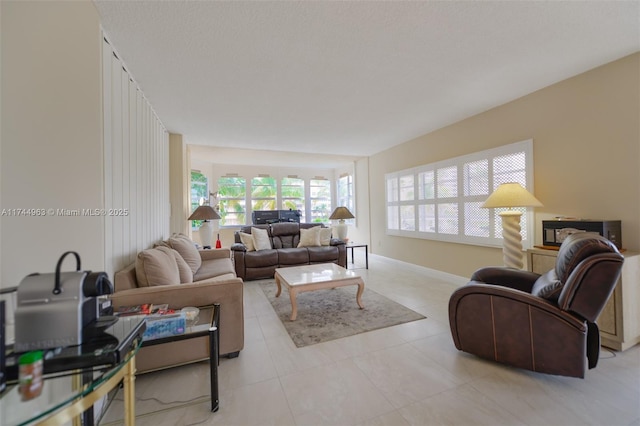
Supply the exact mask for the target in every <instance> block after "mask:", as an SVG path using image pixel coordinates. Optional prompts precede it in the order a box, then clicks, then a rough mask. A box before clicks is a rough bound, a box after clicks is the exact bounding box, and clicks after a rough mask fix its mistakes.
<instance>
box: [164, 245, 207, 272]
mask: <svg viewBox="0 0 640 426" xmlns="http://www.w3.org/2000/svg"><path fill="white" fill-rule="evenodd" d="M169 246H170V247H171V248H172V249H174V250H176V251H177V252H178V253H180V256H182V258H183V259H184V260H185V262H187V265H189V268H191V272H192V273H193V274H195V273H196V272H198V269H200V266H202V258H201V257H200V252H199V251H198V249H197V248H196V246H195V244H194V243H193V241H191V240H189V239H188V238H184V237H181V236H179V237H171V238H169Z"/></svg>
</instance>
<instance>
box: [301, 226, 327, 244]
mask: <svg viewBox="0 0 640 426" xmlns="http://www.w3.org/2000/svg"><path fill="white" fill-rule="evenodd" d="M320 229H321V228H320V227H319V226H314V227H313V228H309V229H303V228H300V242H299V243H298V247H319V246H320Z"/></svg>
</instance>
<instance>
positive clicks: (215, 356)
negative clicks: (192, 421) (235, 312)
mask: <svg viewBox="0 0 640 426" xmlns="http://www.w3.org/2000/svg"><path fill="white" fill-rule="evenodd" d="M214 309H215V312H214V318H213V326H212V327H209V374H210V385H211V411H213V412H216V411H218V409H219V408H220V395H219V393H218V363H219V362H220V336H219V331H218V328H219V327H220V325H219V321H220V305H219V304H216V305H215V306H214Z"/></svg>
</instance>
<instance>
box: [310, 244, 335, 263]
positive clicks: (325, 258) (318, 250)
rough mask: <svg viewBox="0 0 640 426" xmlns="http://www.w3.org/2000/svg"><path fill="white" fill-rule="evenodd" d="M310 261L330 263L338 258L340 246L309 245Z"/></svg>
mask: <svg viewBox="0 0 640 426" xmlns="http://www.w3.org/2000/svg"><path fill="white" fill-rule="evenodd" d="M307 251H308V252H309V263H329V262H335V261H336V260H338V248H337V247H334V246H330V247H324V246H321V247H308V248H307Z"/></svg>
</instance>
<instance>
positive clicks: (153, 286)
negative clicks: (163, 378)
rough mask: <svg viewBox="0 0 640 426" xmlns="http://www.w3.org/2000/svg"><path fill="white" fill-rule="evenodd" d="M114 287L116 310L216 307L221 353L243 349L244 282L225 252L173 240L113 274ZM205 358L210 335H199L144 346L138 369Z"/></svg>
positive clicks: (180, 240) (154, 368) (160, 366)
mask: <svg viewBox="0 0 640 426" xmlns="http://www.w3.org/2000/svg"><path fill="white" fill-rule="evenodd" d="M189 277H191V279H189ZM114 287H115V291H114V293H113V294H112V295H111V299H112V301H113V306H114V308H115V309H116V310H117V309H118V307H120V306H135V305H141V304H145V303H153V304H164V303H168V304H169V307H170V308H173V309H181V308H183V307H186V306H196V307H202V306H207V305H212V304H214V303H219V304H220V305H221V306H220V354H221V355H227V356H229V357H235V356H238V354H239V352H240V351H241V350H242V349H243V347H244V312H243V282H242V279H240V278H238V277H236V274H235V270H234V266H233V262H232V260H231V254H230V251H229V249H217V250H198V249H196V248H195V244H194V243H193V242H191V241H190V240H189V239H188V238H186V237H183V236H177V237H172V238H171V239H169V240H167V241H165V242H163V244H162V245H161V246H158V247H155V248H153V249H148V250H143V251H142V252H140V253H138V256H137V259H136V263H134V264H131V265H129V266H127V267H126V268H124V269H123V270H121V271H118V272H116V274H115V276H114ZM208 357H209V341H208V337H201V338H196V339H187V340H182V341H178V342H172V343H166V344H162V345H155V346H149V347H144V348H142V349H141V350H140V351H139V352H138V355H137V356H136V367H137V371H138V372H146V371H153V370H158V369H162V368H167V367H172V366H176V365H181V364H186V363H190V362H196V361H200V360H204V359H208Z"/></svg>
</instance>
